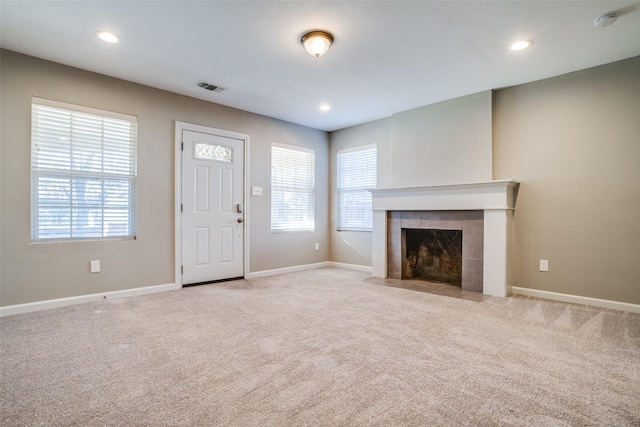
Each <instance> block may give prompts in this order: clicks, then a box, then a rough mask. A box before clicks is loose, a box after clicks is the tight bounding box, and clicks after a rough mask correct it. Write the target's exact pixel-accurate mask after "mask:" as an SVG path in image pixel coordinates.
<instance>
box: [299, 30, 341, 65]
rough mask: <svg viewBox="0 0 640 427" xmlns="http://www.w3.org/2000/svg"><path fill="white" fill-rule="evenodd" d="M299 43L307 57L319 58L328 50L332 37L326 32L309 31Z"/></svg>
mask: <svg viewBox="0 0 640 427" xmlns="http://www.w3.org/2000/svg"><path fill="white" fill-rule="evenodd" d="M300 41H301V42H302V44H303V45H304V48H305V49H306V50H307V52H309V55H313V56H315V57H316V58H320V56H322V55H324V54H325V53H327V51H328V50H329V46H331V43H333V36H332V35H331V34H330V33H328V32H326V31H311V32H308V33H307V34H305V35H304V36H302V39H301V40H300Z"/></svg>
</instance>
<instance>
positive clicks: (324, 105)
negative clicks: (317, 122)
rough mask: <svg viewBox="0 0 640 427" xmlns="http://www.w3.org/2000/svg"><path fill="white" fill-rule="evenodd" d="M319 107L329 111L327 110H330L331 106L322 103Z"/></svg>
mask: <svg viewBox="0 0 640 427" xmlns="http://www.w3.org/2000/svg"><path fill="white" fill-rule="evenodd" d="M319 108H320V111H329V110H331V106H330V105H329V104H322V105H321V106H320V107H319Z"/></svg>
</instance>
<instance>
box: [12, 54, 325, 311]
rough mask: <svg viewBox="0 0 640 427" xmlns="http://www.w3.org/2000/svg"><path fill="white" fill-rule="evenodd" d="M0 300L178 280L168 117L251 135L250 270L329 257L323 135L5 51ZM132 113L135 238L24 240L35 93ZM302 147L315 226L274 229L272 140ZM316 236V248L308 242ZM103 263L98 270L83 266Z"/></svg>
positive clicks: (26, 235) (30, 299)
mask: <svg viewBox="0 0 640 427" xmlns="http://www.w3.org/2000/svg"><path fill="white" fill-rule="evenodd" d="M1 55H2V57H1V58H0V66H1V74H0V79H1V80H0V87H1V93H2V99H1V124H2V129H1V134H0V135H1V138H2V141H1V152H0V153H1V169H0V171H1V178H0V179H1V181H0V182H1V183H2V187H1V202H0V207H1V209H2V210H1V214H2V215H1V222H0V230H1V231H2V237H1V241H0V244H1V255H2V256H1V258H2V260H1V267H0V268H1V270H0V271H1V276H0V280H1V281H0V305H2V306H6V305H13V304H20V303H27V302H33V301H41V300H48V299H55V298H63V297H71V296H77V295H85V294H92V293H101V292H108V291H117V290H123V289H129V288H137V287H145V286H153V285H162V284H168V283H173V282H174V280H175V279H174V262H175V261H174V188H173V187H174V184H173V182H174V157H173V153H174V143H175V142H174V123H175V121H183V122H188V123H194V124H199V125H204V126H210V127H215V128H220V129H226V130H230V131H234V132H239V133H244V134H248V135H250V147H249V150H250V162H251V163H250V164H249V173H250V175H249V176H250V182H248V183H247V186H261V187H262V188H263V196H249V197H250V198H251V199H250V209H251V212H250V218H251V220H250V222H249V223H247V227H249V233H250V234H249V235H250V237H251V242H250V261H251V265H250V266H249V269H250V271H251V272H258V271H263V270H269V269H276V268H282V267H289V266H297V265H304V264H311V263H316V262H322V261H328V260H329V247H328V242H329V236H328V228H327V224H328V222H329V218H328V211H329V208H328V186H327V183H328V180H329V179H328V170H329V165H328V135H327V134H326V132H322V131H318V130H315V129H310V128H306V127H303V126H298V125H294V124H291V123H286V122H282V121H279V120H275V119H270V118H267V117H263V116H258V115H255V114H251V113H247V112H244V111H240V110H236V109H232V108H228V107H224V106H220V105H216V104H213V103H209V102H204V101H200V100H195V99H192V98H188V97H185V96H180V95H176V94H172V93H169V92H165V91H161V90H157V89H153V88H150V87H146V86H142V85H138V84H134V83H129V82H125V81H122V80H118V79H114V78H110V77H106V76H102V75H98V74H94V73H90V72H87V71H82V70H78V69H74V68H70V67H66V66H63V65H59V64H55V63H52V62H47V61H43V60H39V59H35V58H32V57H28V56H24V55H20V54H17V53H14V52H9V51H2V52H1ZM32 96H37V97H41V98H47V99H53V100H56V101H61V102H68V103H72V104H77V105H84V106H89V107H93V108H98V109H104V110H110V111H117V112H122V113H126V114H131V115H135V116H137V117H138V178H137V231H138V233H137V239H136V240H121V241H103V242H75V243H49V244H37V245H32V244H31V243H30V234H29V226H30V213H29V212H30V211H29V210H30V201H29V194H30V169H29V168H30V144H31V136H30V134H31V129H30V122H31V97H32ZM272 142H280V143H284V144H291V145H299V146H304V147H308V148H312V149H314V150H315V154H316V180H317V183H318V184H317V191H316V230H315V231H314V232H312V233H288V234H271V232H270V176H271V166H270V147H271V143H272ZM315 242H318V243H320V249H321V250H320V251H315V250H314V243H315ZM92 259H99V260H101V264H102V265H101V267H102V272H101V273H99V274H90V273H89V261H90V260H92Z"/></svg>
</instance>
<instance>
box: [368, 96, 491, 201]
mask: <svg viewBox="0 0 640 427" xmlns="http://www.w3.org/2000/svg"><path fill="white" fill-rule="evenodd" d="M391 123H392V131H391V147H392V150H391V159H392V170H391V175H390V176H382V177H381V178H382V180H381V181H380V186H381V188H395V187H420V186H428V185H440V184H460V183H467V182H483V181H490V180H491V160H492V159H491V92H490V91H486V92H480V93H476V94H474V95H469V96H463V97H460V98H455V99H451V100H449V101H444V102H439V103H437V104H432V105H427V106H424V107H420V108H415V109H413V110H409V111H403V112H401V113H398V114H394V115H393V116H392V118H391Z"/></svg>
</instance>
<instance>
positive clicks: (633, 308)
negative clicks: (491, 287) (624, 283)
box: [511, 286, 640, 313]
mask: <svg viewBox="0 0 640 427" xmlns="http://www.w3.org/2000/svg"><path fill="white" fill-rule="evenodd" d="M511 291H512V292H513V293H514V294H518V295H525V296H528V297H536V298H544V299H550V300H554V301H562V302H570V303H574V304H583V305H591V306H594V307H601V308H610V309H613V310H621V311H629V312H631V313H640V305H638V304H631V303H628V302H619V301H610V300H606V299H598V298H591V297H582V296H579V295H570V294H560V293H557V292H549V291H541V290H538V289H531V288H519V287H517V286H513V287H512V288H511Z"/></svg>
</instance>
